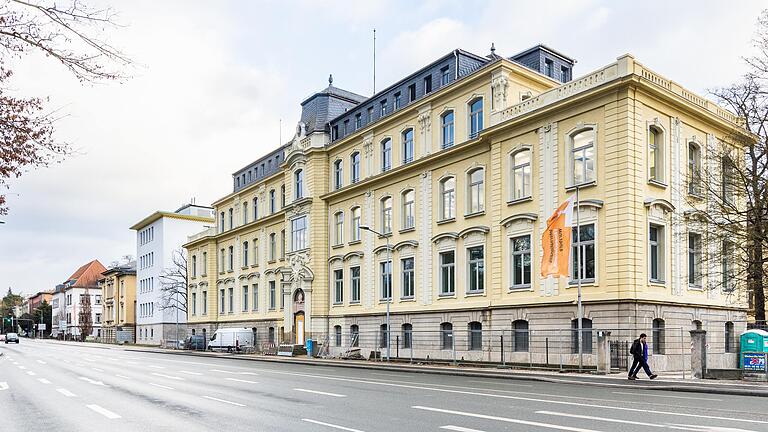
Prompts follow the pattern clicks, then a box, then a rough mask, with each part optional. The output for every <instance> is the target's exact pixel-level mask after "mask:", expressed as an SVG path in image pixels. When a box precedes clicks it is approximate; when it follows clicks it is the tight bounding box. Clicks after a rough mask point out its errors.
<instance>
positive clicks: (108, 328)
mask: <svg viewBox="0 0 768 432" xmlns="http://www.w3.org/2000/svg"><path fill="white" fill-rule="evenodd" d="M102 276H103V278H102V279H100V280H99V285H100V286H101V299H102V302H103V303H102V304H103V308H102V310H103V317H102V325H101V326H102V338H103V339H104V341H105V342H108V343H118V342H121V343H123V342H129V343H134V342H136V313H135V309H136V262H135V261H131V262H129V263H126V264H123V265H116V266H113V267H111V268H109V269H108V270H107V271H105V272H103V273H102Z"/></svg>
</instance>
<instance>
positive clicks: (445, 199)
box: [440, 177, 456, 220]
mask: <svg viewBox="0 0 768 432" xmlns="http://www.w3.org/2000/svg"><path fill="white" fill-rule="evenodd" d="M455 217H456V178H455V177H446V178H444V179H442V180H441V181H440V219H441V220H446V219H453V218H455Z"/></svg>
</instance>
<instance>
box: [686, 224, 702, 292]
mask: <svg viewBox="0 0 768 432" xmlns="http://www.w3.org/2000/svg"><path fill="white" fill-rule="evenodd" d="M688 286H690V287H692V288H701V234H697V233H688Z"/></svg>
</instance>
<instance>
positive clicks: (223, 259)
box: [219, 249, 227, 273]
mask: <svg viewBox="0 0 768 432" xmlns="http://www.w3.org/2000/svg"><path fill="white" fill-rule="evenodd" d="M226 259H227V255H226V252H225V251H224V249H221V250H220V251H219V273H224V269H225V265H226V264H225V262H226Z"/></svg>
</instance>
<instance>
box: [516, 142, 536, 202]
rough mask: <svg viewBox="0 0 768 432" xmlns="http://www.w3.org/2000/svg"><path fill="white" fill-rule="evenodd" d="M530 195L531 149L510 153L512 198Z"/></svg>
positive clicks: (517, 198)
mask: <svg viewBox="0 0 768 432" xmlns="http://www.w3.org/2000/svg"><path fill="white" fill-rule="evenodd" d="M530 196H531V151H530V150H527V149H526V150H521V151H519V152H517V153H515V154H514V155H512V200H513V201H514V200H519V199H523V198H528V197H530Z"/></svg>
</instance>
